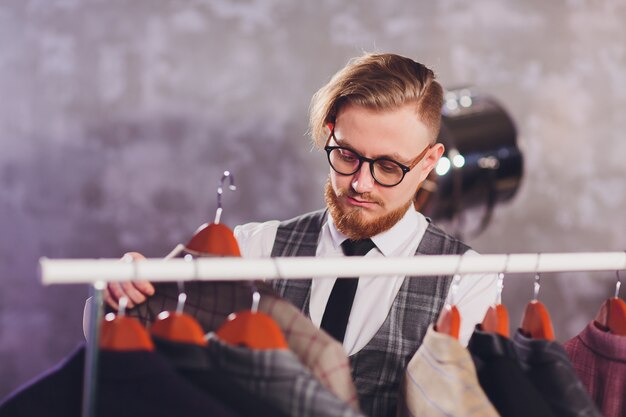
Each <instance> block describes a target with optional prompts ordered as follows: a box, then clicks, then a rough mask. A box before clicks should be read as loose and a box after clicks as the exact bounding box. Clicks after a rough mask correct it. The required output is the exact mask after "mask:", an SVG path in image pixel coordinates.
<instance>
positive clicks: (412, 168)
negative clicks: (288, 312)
mask: <svg viewBox="0 0 626 417" xmlns="http://www.w3.org/2000/svg"><path fill="white" fill-rule="evenodd" d="M442 102H443V89H442V87H441V85H440V84H439V83H438V82H437V81H435V76H434V74H433V72H432V71H431V70H430V69H428V68H426V67H425V66H424V65H422V64H419V63H417V62H415V61H413V60H411V59H408V58H405V57H401V56H398V55H393V54H366V55H363V56H361V57H359V58H356V59H354V60H352V61H351V62H350V63H349V64H348V65H347V66H346V67H345V68H343V69H342V70H340V71H339V72H338V73H337V74H335V76H334V77H333V78H332V79H331V80H330V82H329V83H328V84H327V85H325V86H324V87H322V88H321V89H320V90H319V91H318V92H317V93H316V94H315V95H314V96H313V99H312V102H311V107H310V132H311V136H312V138H313V141H314V143H315V145H316V146H317V147H318V148H321V149H324V151H325V152H326V154H327V158H328V161H329V164H330V175H329V178H328V181H327V183H326V186H325V190H324V196H325V200H326V206H327V209H326V210H322V211H318V212H313V213H308V214H305V215H302V216H299V217H297V218H295V219H292V220H289V221H286V222H279V221H269V222H266V223H261V224H259V223H251V224H246V225H243V226H239V227H237V228H236V229H235V235H236V237H237V240H238V242H239V244H240V248H241V251H242V254H243V256H246V257H267V256H320V257H326V256H342V255H343V254H344V253H345V254H348V255H362V256H368V257H381V256H391V257H395V256H413V255H419V254H463V253H465V252H467V251H468V247H467V246H466V245H464V244H463V243H461V242H459V241H458V240H456V239H454V238H452V237H450V236H448V235H446V234H445V233H443V232H442V231H441V230H439V229H437V228H436V227H435V226H433V225H432V224H431V223H430V221H429V220H428V219H426V218H425V217H424V216H423V215H422V214H421V213H419V212H418V211H417V210H416V209H415V207H414V198H415V196H416V193H417V190H418V189H419V187H420V185H421V184H422V183H423V181H424V180H425V179H426V177H427V176H428V174H429V173H430V172H431V171H432V169H433V168H434V167H435V166H436V164H437V162H438V161H439V158H440V157H441V156H442V154H443V152H444V147H443V145H442V144H440V143H436V139H437V136H438V133H439V128H440V119H441V107H442ZM344 241H349V242H351V243H350V244H346V243H344ZM355 242H357V243H356V246H358V247H360V246H366V248H365V249H363V250H362V252H359V250H360V249H355ZM450 281H451V277H426V278H416V279H405V277H404V276H391V277H374V278H371V277H368V278H365V277H364V278H359V279H356V278H355V279H352V280H336V279H333V277H329V278H328V279H316V280H294V281H282V280H279V281H276V282H275V283H274V284H275V287H276V289H277V290H278V291H279V293H280V294H281V295H282V296H283V297H285V298H286V299H288V300H289V301H291V302H292V303H294V304H295V305H296V306H297V307H298V308H300V309H301V310H302V311H303V312H304V313H305V314H308V315H310V317H311V320H312V321H313V322H314V323H315V324H316V325H318V326H321V327H322V328H324V329H325V330H327V331H328V332H329V333H330V334H331V335H333V336H334V337H336V338H337V339H338V340H340V341H342V342H343V345H344V347H345V349H346V352H347V353H348V354H349V355H350V361H351V366H352V373H353V377H354V380H355V385H356V387H357V391H358V394H359V400H360V403H361V408H362V411H363V412H364V413H365V414H367V415H372V416H386V415H392V414H394V413H395V404H396V398H397V389H398V384H399V382H400V379H401V377H402V373H403V370H404V368H405V367H406V364H407V363H408V361H409V360H410V358H411V356H412V355H413V354H414V353H415V351H416V350H417V348H418V347H419V345H420V344H421V341H422V339H423V337H424V334H425V332H426V329H427V327H428V326H429V325H430V324H431V323H433V322H434V321H435V320H436V319H437V316H438V314H439V311H440V310H441V308H442V307H443V305H444V302H445V300H446V298H448V299H449V300H450V298H451V295H450V293H451V289H452V288H451V285H450ZM342 282H345V284H344V283H342ZM152 292H153V288H152V286H151V285H150V284H149V283H146V282H141V283H134V284H133V283H124V284H109V286H108V289H107V291H106V294H105V300H106V301H107V302H108V303H109V304H110V305H112V306H116V301H117V300H118V299H119V297H120V296H121V295H123V294H126V295H128V296H129V298H130V300H131V302H133V303H141V302H143V301H144V300H145V295H150V294H151V293H152ZM455 293H456V294H455V297H454V300H452V301H454V302H455V303H456V305H457V307H458V308H459V310H460V312H461V315H462V330H461V340H462V342H464V343H466V342H467V340H468V338H469V336H470V334H471V332H472V330H473V326H474V324H475V323H477V322H479V321H481V319H482V316H483V315H484V313H485V311H486V309H487V307H488V306H489V305H490V304H491V303H492V302H493V301H494V299H495V277H493V276H477V277H476V276H468V277H465V278H464V279H462V280H461V283H460V285H459V286H458V288H456V289H455ZM350 306H351V307H350Z"/></svg>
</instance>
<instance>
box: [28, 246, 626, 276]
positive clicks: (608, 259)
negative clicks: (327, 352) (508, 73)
mask: <svg viewBox="0 0 626 417" xmlns="http://www.w3.org/2000/svg"><path fill="white" fill-rule="evenodd" d="M39 262H40V267H41V279H42V282H43V283H44V284H70V283H73V284H77V283H90V282H98V281H128V280H144V279H145V280H150V281H185V280H220V281H226V280H254V279H260V278H264V279H277V278H283V279H304V278H319V277H348V276H361V277H365V276H380V275H405V276H429V275H452V274H460V275H467V274H485V273H498V272H504V273H534V272H575V271H615V270H622V269H626V252H587V253H521V254H508V255H476V256H475V255H423V256H415V257H408V258H363V257H332V258H317V257H285V258H265V259H248V258H217V257H216V258H196V259H193V260H186V259H169V260H163V259H145V260H141V261H128V262H126V261H120V260H119V259H47V258H42V259H41V260H40V261H39Z"/></svg>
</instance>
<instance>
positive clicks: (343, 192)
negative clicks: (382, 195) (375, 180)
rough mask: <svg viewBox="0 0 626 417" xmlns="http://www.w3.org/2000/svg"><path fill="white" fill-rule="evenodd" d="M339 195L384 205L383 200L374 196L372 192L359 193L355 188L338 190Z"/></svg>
mask: <svg viewBox="0 0 626 417" xmlns="http://www.w3.org/2000/svg"><path fill="white" fill-rule="evenodd" d="M336 194H337V197H350V198H354V199H357V200H360V201H367V202H369V203H376V204H379V205H381V206H382V205H383V201H382V200H380V199H378V198H376V197H374V196H373V195H372V193H357V192H355V191H354V190H353V189H351V188H350V189H348V190H338V191H337V193H336Z"/></svg>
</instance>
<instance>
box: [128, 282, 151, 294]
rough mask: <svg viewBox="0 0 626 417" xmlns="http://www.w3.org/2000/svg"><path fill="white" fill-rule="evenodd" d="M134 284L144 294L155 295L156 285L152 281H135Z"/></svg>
mask: <svg viewBox="0 0 626 417" xmlns="http://www.w3.org/2000/svg"><path fill="white" fill-rule="evenodd" d="M133 285H134V286H135V288H136V289H137V291H139V292H141V293H142V294H144V295H148V296H149V295H154V286H153V285H152V284H151V283H150V281H133Z"/></svg>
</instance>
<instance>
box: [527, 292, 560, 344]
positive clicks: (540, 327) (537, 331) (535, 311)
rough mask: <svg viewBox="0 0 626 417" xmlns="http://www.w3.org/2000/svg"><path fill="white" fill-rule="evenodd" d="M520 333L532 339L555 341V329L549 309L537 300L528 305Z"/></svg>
mask: <svg viewBox="0 0 626 417" xmlns="http://www.w3.org/2000/svg"><path fill="white" fill-rule="evenodd" d="M520 331H521V332H522V334H524V335H525V336H526V337H530V338H531V339H545V340H554V329H553V327H552V320H550V313H548V309H547V308H546V307H545V306H544V305H543V304H542V303H541V302H540V301H537V300H532V301H530V302H529V303H528V304H527V305H526V310H524V316H523V318H522V324H521V325H520Z"/></svg>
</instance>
